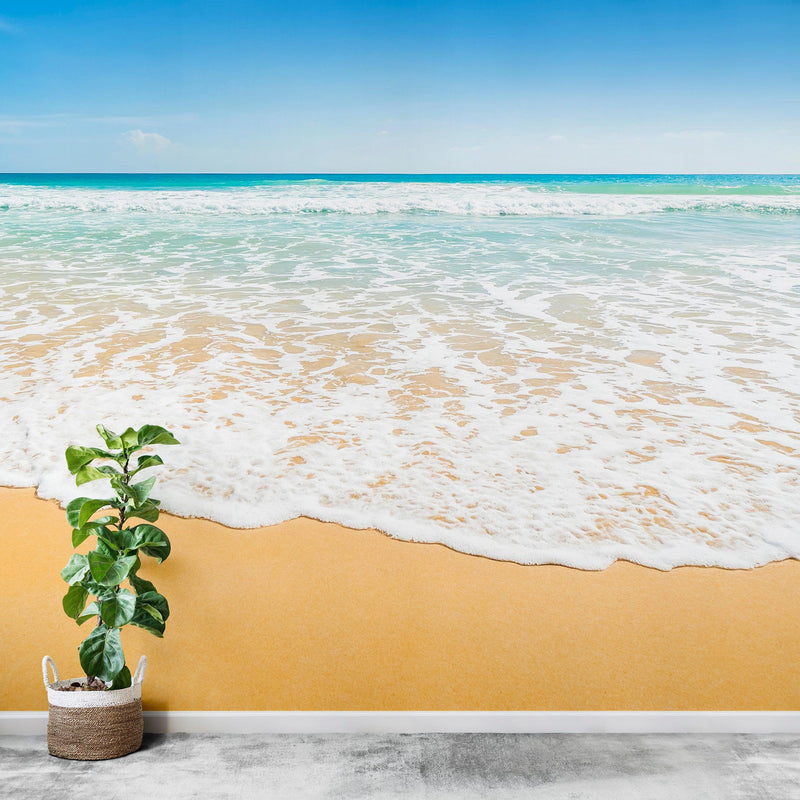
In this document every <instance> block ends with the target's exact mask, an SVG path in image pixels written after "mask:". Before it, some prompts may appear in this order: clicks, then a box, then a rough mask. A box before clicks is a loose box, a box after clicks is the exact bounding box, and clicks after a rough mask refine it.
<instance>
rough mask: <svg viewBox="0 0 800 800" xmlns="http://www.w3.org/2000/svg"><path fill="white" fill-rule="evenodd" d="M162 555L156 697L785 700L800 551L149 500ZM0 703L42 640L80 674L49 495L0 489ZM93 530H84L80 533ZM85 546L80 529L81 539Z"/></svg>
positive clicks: (175, 705) (734, 704)
mask: <svg viewBox="0 0 800 800" xmlns="http://www.w3.org/2000/svg"><path fill="white" fill-rule="evenodd" d="M159 525H160V526H161V527H162V528H163V529H164V530H165V531H166V532H167V533H168V535H169V536H170V538H171V540H172V545H173V552H172V556H171V557H170V559H169V560H168V561H166V562H165V563H164V564H162V565H156V564H153V563H152V562H151V563H148V564H146V566H145V568H143V570H142V575H143V576H144V577H147V578H149V579H150V580H152V581H153V582H154V583H155V585H156V586H157V588H158V589H159V590H160V591H161V592H162V593H163V594H164V595H165V596H166V597H167V599H168V600H169V602H170V607H171V609H172V615H171V617H170V619H169V622H168V624H167V631H166V634H165V637H164V639H156V638H154V637H152V636H150V635H149V634H147V633H145V632H144V631H140V630H138V629H136V628H132V627H131V626H128V627H127V628H126V629H125V630H124V631H123V635H122V638H123V646H124V647H125V652H126V655H127V658H128V662H129V663H130V664H131V665H132V666H133V665H135V662H136V660H137V659H138V657H139V654H140V653H142V652H144V653H146V654H147V656H148V661H149V665H148V671H147V676H146V680H145V685H144V703H145V708H148V709H153V710H156V709H170V710H240V709H245V710H410V709H419V710H423V709H424V710H683V709H685V710H794V709H800V562H798V561H796V560H787V561H782V562H777V563H772V564H768V565H766V566H764V567H759V568H757V569H752V570H723V569H717V568H708V567H680V568H677V569H673V570H671V571H670V572H660V571H658V570H654V569H650V568H646V567H642V566H639V565H637V564H631V563H628V562H617V563H616V564H614V565H613V566H611V567H610V568H608V569H606V570H603V571H601V572H586V571H581V570H576V569H571V568H568V567H561V566H520V565H518V564H513V563H509V562H501V561H493V560H491V559H487V558H482V557H478V556H471V555H465V554H463V553H458V552H455V551H453V550H450V549H448V548H446V547H444V546H442V545H435V544H417V543H412V542H402V541H398V540H395V539H391V538H390V537H388V536H386V535H385V534H383V533H380V532H378V531H371V530H367V531H354V530H349V529H346V528H344V527H342V526H339V525H334V524H330V523H322V522H318V521H316V520H310V519H305V518H301V519H296V520H292V521H290V522H286V523H283V524H281V525H275V526H271V527H267V528H258V529H252V530H234V529H230V528H226V527H224V526H222V525H219V524H217V523H213V522H209V521H207V520H202V519H180V518H177V517H173V516H170V515H166V514H165V515H162V518H161V520H160V521H159ZM0 543H2V548H3V557H2V559H0V587H2V595H0V663H2V666H3V673H4V675H3V682H2V688H0V710H3V711H11V710H43V709H46V707H47V703H46V696H45V692H44V688H43V686H42V684H41V681H40V678H39V675H40V663H41V659H42V656H44V655H45V654H49V655H51V656H53V658H54V659H55V661H56V664H57V665H58V667H59V671H60V672H61V676H62V677H73V676H77V675H79V674H80V667H79V665H78V657H77V649H76V648H77V645H78V644H79V643H80V641H81V640H82V639H83V638H84V637H85V636H86V634H87V633H88V632H89V631H88V628H87V627H86V626H84V627H83V628H79V627H78V626H77V625H75V623H74V622H72V621H71V620H70V619H68V618H67V617H66V616H65V615H64V613H63V611H62V609H61V597H62V596H63V594H64V592H65V590H66V584H64V583H63V581H62V580H61V578H60V576H59V570H60V569H61V567H63V566H64V564H65V563H66V562H67V560H68V559H69V556H70V554H71V553H72V552H73V550H72V547H71V544H70V528H69V526H68V525H67V523H66V520H65V517H64V513H63V511H62V510H61V509H60V508H59V506H58V504H57V503H55V502H50V501H44V500H41V499H38V498H36V497H35V494H34V492H33V490H31V489H0ZM87 545H88V543H87ZM87 545H84V548H83V549H85V548H86V547H87Z"/></svg>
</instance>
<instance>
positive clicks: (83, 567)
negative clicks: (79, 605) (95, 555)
mask: <svg viewBox="0 0 800 800" xmlns="http://www.w3.org/2000/svg"><path fill="white" fill-rule="evenodd" d="M88 571H89V561H88V560H87V558H86V556H85V555H83V554H82V553H74V554H73V555H72V556H70V559H69V561H67V566H66V567H64V569H62V570H61V577H62V578H63V579H64V580H65V581H66V582H67V583H68V584H69V585H70V586H74V585H75V584H76V583H80V582H81V581H82V580H83V578H84V576H85V575H86V573H87V572H88Z"/></svg>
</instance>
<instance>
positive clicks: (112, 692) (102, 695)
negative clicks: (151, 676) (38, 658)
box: [42, 656, 147, 708]
mask: <svg viewBox="0 0 800 800" xmlns="http://www.w3.org/2000/svg"><path fill="white" fill-rule="evenodd" d="M146 665H147V657H146V656H142V657H141V658H140V659H139V664H138V666H137V667H136V672H135V673H134V676H133V683H132V684H131V686H129V687H127V688H125V689H108V690H106V691H105V692H60V691H59V688H60V687H62V686H70V685H71V684H73V683H81V684H85V683H86V677H85V676H84V677H81V678H72V679H70V680H64V681H62V680H59V677H58V670H57V669H56V665H55V662H54V661H53V659H52V658H50V656H45V657H44V659H43V660H42V674H43V676H44V685H45V688H46V689H47V701H48V703H49V704H50V705H51V706H60V707H62V708H101V707H104V706H121V705H125V704H127V703H133V702H135V701H136V700H141V697H142V681H143V680H144V671H145V667H146ZM48 666H50V668H51V669H52V670H53V677H54V679H55V680H53V681H50V680H48V675H47V668H48Z"/></svg>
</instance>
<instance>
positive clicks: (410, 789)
mask: <svg viewBox="0 0 800 800" xmlns="http://www.w3.org/2000/svg"><path fill="white" fill-rule="evenodd" d="M0 797H2V798H4V799H5V798H13V800H40V798H41V800H44V799H45V798H46V799H47V800H72V799H73V798H102V800H130V798H140V799H141V800H162V799H163V800H183V799H184V798H186V799H187V800H188V798H201V797H202V798H209V800H227V799H228V798H236V799H237V800H239V798H244V799H249V798H287V800H301V799H302V800H305V798H325V800H328V799H329V798H330V799H331V800H333V799H334V798H335V799H336V800H351V798H370V799H372V798H377V799H379V800H383V799H384V798H386V799H389V798H417V797H419V798H425V799H426V800H443V799H444V798H457V800H472V798H476V799H477V798H481V800H483V798H489V799H490V800H512V798H513V799H514V800H516V799H517V798H520V799H522V798H525V800H629V799H630V800H684V798H685V799H686V800H751V799H752V800H800V736H795V735H773V736H750V735H716V734H714V735H676V734H664V735H646V736H640V735H632V734H626V735H608V734H581V735H573V734H569V735H568V734H550V735H533V734H403V735H371V734H358V735H353V734H347V735H315V736H300V735H228V734H224V735H217V734H168V735H146V736H145V740H144V743H143V747H142V749H141V750H140V751H139V752H137V753H133V754H132V755H129V756H127V757H125V758H122V759H117V760H114V761H98V762H88V761H63V760H61V759H58V758H54V757H52V756H50V755H49V754H48V752H47V744H46V741H45V738H44V737H43V736H2V737H0Z"/></svg>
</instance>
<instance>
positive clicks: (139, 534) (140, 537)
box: [131, 525, 172, 563]
mask: <svg viewBox="0 0 800 800" xmlns="http://www.w3.org/2000/svg"><path fill="white" fill-rule="evenodd" d="M131 533H132V534H133V537H134V546H135V547H137V548H139V550H141V551H142V552H143V553H144V554H145V555H146V556H151V557H152V558H155V559H156V561H158V562H159V563H160V562H162V561H164V560H165V559H166V558H167V557H168V556H169V554H170V551H171V549H172V548H171V546H170V543H169V539H168V538H167V535H166V534H165V533H164V531H162V530H161V529H160V528H156V527H155V525H137V526H136V527H135V528H131Z"/></svg>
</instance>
